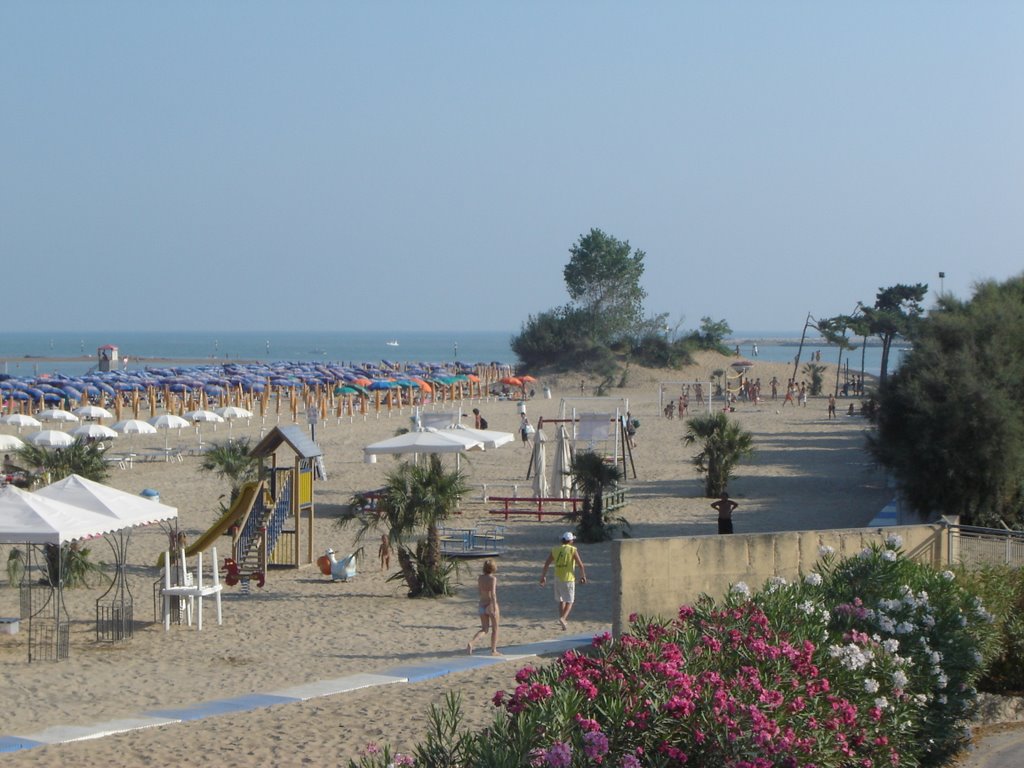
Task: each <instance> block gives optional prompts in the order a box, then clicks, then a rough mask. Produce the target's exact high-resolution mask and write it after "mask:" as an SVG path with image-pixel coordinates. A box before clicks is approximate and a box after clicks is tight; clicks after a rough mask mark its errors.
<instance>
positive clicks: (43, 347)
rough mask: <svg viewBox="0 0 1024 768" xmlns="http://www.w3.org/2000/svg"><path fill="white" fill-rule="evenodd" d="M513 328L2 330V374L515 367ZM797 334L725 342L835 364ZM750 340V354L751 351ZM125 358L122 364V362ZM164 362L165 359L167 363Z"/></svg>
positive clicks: (866, 366)
mask: <svg viewBox="0 0 1024 768" xmlns="http://www.w3.org/2000/svg"><path fill="white" fill-rule="evenodd" d="M516 333H517V332H516V331H472V332H466V331H430V332H427V331H411V330H406V331H401V330H398V331H379V332H377V331H360V332H355V331H337V332H328V331H309V332H301V331H287V332H286V331H228V332H224V331H183V332H171V331H167V332H154V331H126V330H121V331H88V332H84V331H59V332H58V331H53V332H44V331H32V332H2V333H0V360H2V361H3V362H2V363H0V372H3V373H6V374H8V375H11V376H19V377H20V376H25V377H28V376H40V375H43V374H63V375H66V376H81V375H83V374H85V373H89V372H90V371H92V370H95V368H96V366H97V363H98V360H99V354H100V348H101V347H105V346H107V345H113V346H115V347H117V349H118V355H119V358H120V361H119V364H118V367H119V368H127V369H129V370H137V369H140V368H145V367H147V365H153V364H155V363H154V361H156V360H159V361H160V362H159V366H160V367H167V366H168V365H173V364H174V361H180V362H181V364H182V365H198V364H209V365H218V364H223V363H225V362H232V361H250V362H251V361H257V362H274V361H291V362H309V361H322V362H329V363H342V364H363V363H374V364H379V363H380V362H381V361H387V362H392V363H394V362H398V363H411V362H421V363H451V362H460V363H468V364H470V365H472V364H475V363H498V364H509V365H513V366H514V365H515V364H516V363H517V358H516V356H515V353H513V352H512V347H511V341H512V338H513V336H515V334H516ZM800 337H801V334H800V333H799V332H795V333H793V332H786V331H756V330H755V331H737V332H735V333H733V334H732V336H731V337H730V338H729V339H727V340H726V344H727V346H729V348H730V349H734V348H737V347H738V349H739V355H740V356H741V357H743V358H745V359H748V360H750V361H751V362H755V363H756V362H757V361H758V360H765V361H769V362H793V360H794V358H795V357H796V355H797V352H798V350H799V351H800V364H801V366H803V364H804V363H806V362H808V361H810V359H811V355H812V354H815V353H817V352H820V353H821V361H822V362H823V363H830V364H832V363H835V362H836V361H837V359H838V350H837V349H836V348H835V347H833V346H830V345H828V344H825V343H824V342H823V341H822V340H821V339H818V338H808V339H805V341H804V344H803V348H802V349H801V348H800ZM859 342H860V340H859V339H857V340H855V343H856V344H858V348H857V349H855V350H853V351H852V352H850V353H849V354H844V356H843V363H842V364H843V367H844V368H846V367H847V366H848V367H849V370H850V371H851V372H856V373H860V371H861V370H862V352H863V370H864V372H865V373H867V374H868V375H872V376H877V375H878V373H879V371H880V368H881V356H882V355H881V346H879V345H878V343H877V341H876V342H874V343H871V342H869V343H868V344H867V345H864V348H863V350H861V348H860V346H859ZM755 345H756V352H755ZM125 358H127V363H125ZM899 360H900V348H898V347H897V348H894V350H893V352H892V354H891V356H890V364H889V368H890V371H892V370H894V369H895V368H896V367H897V366H898V365H899ZM165 361H170V362H165Z"/></svg>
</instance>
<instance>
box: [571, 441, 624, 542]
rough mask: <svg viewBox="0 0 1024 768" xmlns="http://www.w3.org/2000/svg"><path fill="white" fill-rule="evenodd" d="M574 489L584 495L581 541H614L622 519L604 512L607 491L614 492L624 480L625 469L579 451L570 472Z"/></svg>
mask: <svg viewBox="0 0 1024 768" xmlns="http://www.w3.org/2000/svg"><path fill="white" fill-rule="evenodd" d="M569 474H570V475H571V476H572V482H573V485H574V486H575V487H576V488H577V489H579V492H580V493H581V494H582V495H583V511H582V512H581V513H580V520H579V525H578V526H577V528H576V535H577V536H578V537H579V539H580V541H585V542H587V543H593V542H597V541H607V540H608V539H610V538H612V536H613V535H614V533H615V529H616V528H617V527H618V526H619V525H621V524H623V523H624V522H625V521H623V520H622V519H612V518H611V517H609V516H608V515H607V514H605V510H604V493H605V491H607V490H609V489H612V488H615V487H616V486H617V485H618V484H619V483H620V482H621V481H622V478H623V471H622V468H621V467H619V465H618V464H611V463H609V462H607V461H605V460H604V457H603V456H601V455H600V454H598V453H596V452H594V451H577V452H576V453H575V454H574V455H573V457H572V466H571V467H570V468H569Z"/></svg>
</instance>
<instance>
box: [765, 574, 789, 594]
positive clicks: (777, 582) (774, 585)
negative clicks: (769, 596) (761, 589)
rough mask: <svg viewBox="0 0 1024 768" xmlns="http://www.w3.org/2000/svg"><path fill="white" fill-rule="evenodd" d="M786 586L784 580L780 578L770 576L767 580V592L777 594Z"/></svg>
mask: <svg viewBox="0 0 1024 768" xmlns="http://www.w3.org/2000/svg"><path fill="white" fill-rule="evenodd" d="M784 586H786V580H785V579H784V578H783V577H782V576H772V577H771V578H770V579H768V592H778V591H779V590H780V589H782V587H784Z"/></svg>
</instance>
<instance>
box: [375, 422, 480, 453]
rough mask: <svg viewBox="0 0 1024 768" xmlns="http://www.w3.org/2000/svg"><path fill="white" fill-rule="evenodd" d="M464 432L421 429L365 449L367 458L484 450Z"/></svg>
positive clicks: (478, 442)
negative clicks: (389, 454) (383, 455)
mask: <svg viewBox="0 0 1024 768" xmlns="http://www.w3.org/2000/svg"><path fill="white" fill-rule="evenodd" d="M461 431H462V430H454V429H445V430H436V429H421V430H416V431H414V432H406V433H404V434H401V435H396V436H395V437H389V438H388V439H387V440H381V441H380V442H379V443H372V444H371V445H368V446H366V447H365V448H363V453H364V454H365V455H366V456H375V455H376V454H378V453H461V452H462V451H469V450H473V449H477V450H481V451H482V450H483V449H484V444H483V442H481V441H480V440H476V439H474V438H472V437H470V436H468V435H461V434H460V432H461Z"/></svg>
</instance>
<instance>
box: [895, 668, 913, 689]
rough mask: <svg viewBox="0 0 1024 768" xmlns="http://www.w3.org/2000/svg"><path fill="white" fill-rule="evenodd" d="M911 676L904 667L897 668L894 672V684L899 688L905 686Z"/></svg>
mask: <svg viewBox="0 0 1024 768" xmlns="http://www.w3.org/2000/svg"><path fill="white" fill-rule="evenodd" d="M908 680H909V678H908V677H907V675H906V673H905V672H904V671H903V670H902V669H897V670H896V671H895V672H893V673H892V684H893V685H895V686H896V687H897V688H905V687H906V685H907V682H908Z"/></svg>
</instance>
